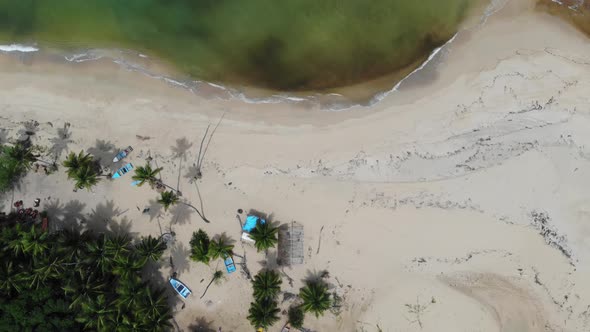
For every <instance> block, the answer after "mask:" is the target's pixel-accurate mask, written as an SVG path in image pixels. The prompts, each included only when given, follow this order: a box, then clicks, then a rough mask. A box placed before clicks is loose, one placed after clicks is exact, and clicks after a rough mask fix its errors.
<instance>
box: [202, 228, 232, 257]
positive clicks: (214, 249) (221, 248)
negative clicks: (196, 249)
mask: <svg viewBox="0 0 590 332" xmlns="http://www.w3.org/2000/svg"><path fill="white" fill-rule="evenodd" d="M229 241H230V240H229V239H228V238H227V236H225V234H221V235H220V236H218V237H217V238H214V239H213V240H211V243H209V251H208V253H207V254H208V255H209V257H211V259H217V258H222V259H223V258H225V257H227V256H230V255H232V253H233V250H234V245H233V244H230V243H229Z"/></svg>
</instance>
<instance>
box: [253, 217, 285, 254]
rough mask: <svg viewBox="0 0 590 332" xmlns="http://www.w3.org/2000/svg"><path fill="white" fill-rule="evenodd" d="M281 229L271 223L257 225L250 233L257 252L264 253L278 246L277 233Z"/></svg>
mask: <svg viewBox="0 0 590 332" xmlns="http://www.w3.org/2000/svg"><path fill="white" fill-rule="evenodd" d="M278 231H279V229H278V228H277V227H276V226H274V225H272V224H271V223H270V222H265V223H264V224H262V223H257V224H256V227H255V228H254V229H253V230H252V232H250V237H251V238H252V240H254V246H256V250H258V251H259V252H260V251H263V250H267V249H270V248H272V247H274V246H276V245H277V242H278V238H277V233H278Z"/></svg>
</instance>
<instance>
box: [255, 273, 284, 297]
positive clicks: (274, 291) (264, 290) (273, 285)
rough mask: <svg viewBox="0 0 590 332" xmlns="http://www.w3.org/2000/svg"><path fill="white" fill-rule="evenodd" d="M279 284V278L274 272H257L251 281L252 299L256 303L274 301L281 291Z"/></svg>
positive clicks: (280, 281)
mask: <svg viewBox="0 0 590 332" xmlns="http://www.w3.org/2000/svg"><path fill="white" fill-rule="evenodd" d="M281 283H282V280H281V277H280V276H279V274H278V273H277V271H275V270H262V271H260V272H258V274H257V275H256V276H254V280H253V281H252V288H253V289H254V298H255V299H256V301H258V302H260V301H263V300H273V299H275V298H276V296H277V295H278V294H279V292H280V291H281Z"/></svg>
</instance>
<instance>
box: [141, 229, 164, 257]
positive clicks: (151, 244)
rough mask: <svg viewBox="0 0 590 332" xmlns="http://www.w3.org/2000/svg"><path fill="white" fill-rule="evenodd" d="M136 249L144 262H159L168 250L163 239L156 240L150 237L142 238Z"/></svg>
mask: <svg viewBox="0 0 590 332" xmlns="http://www.w3.org/2000/svg"><path fill="white" fill-rule="evenodd" d="M135 248H136V249H137V254H138V255H139V257H141V258H142V259H143V260H146V261H147V260H151V261H153V262H157V261H158V260H160V258H162V254H163V253H164V250H166V243H164V241H162V240H161V239H156V238H154V237H152V236H151V235H149V236H148V237H144V238H142V239H141V241H140V242H139V243H138V244H137V245H136V246H135Z"/></svg>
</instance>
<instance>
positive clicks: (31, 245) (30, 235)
mask: <svg viewBox="0 0 590 332" xmlns="http://www.w3.org/2000/svg"><path fill="white" fill-rule="evenodd" d="M47 234H48V233H47V232H41V231H40V230H39V229H37V228H35V226H31V228H30V229H29V231H28V232H24V233H22V242H23V252H24V253H31V254H32V256H33V257H35V256H39V255H40V254H42V253H43V252H44V251H46V250H47V249H49V243H48V241H47V236H48V235H47Z"/></svg>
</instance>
